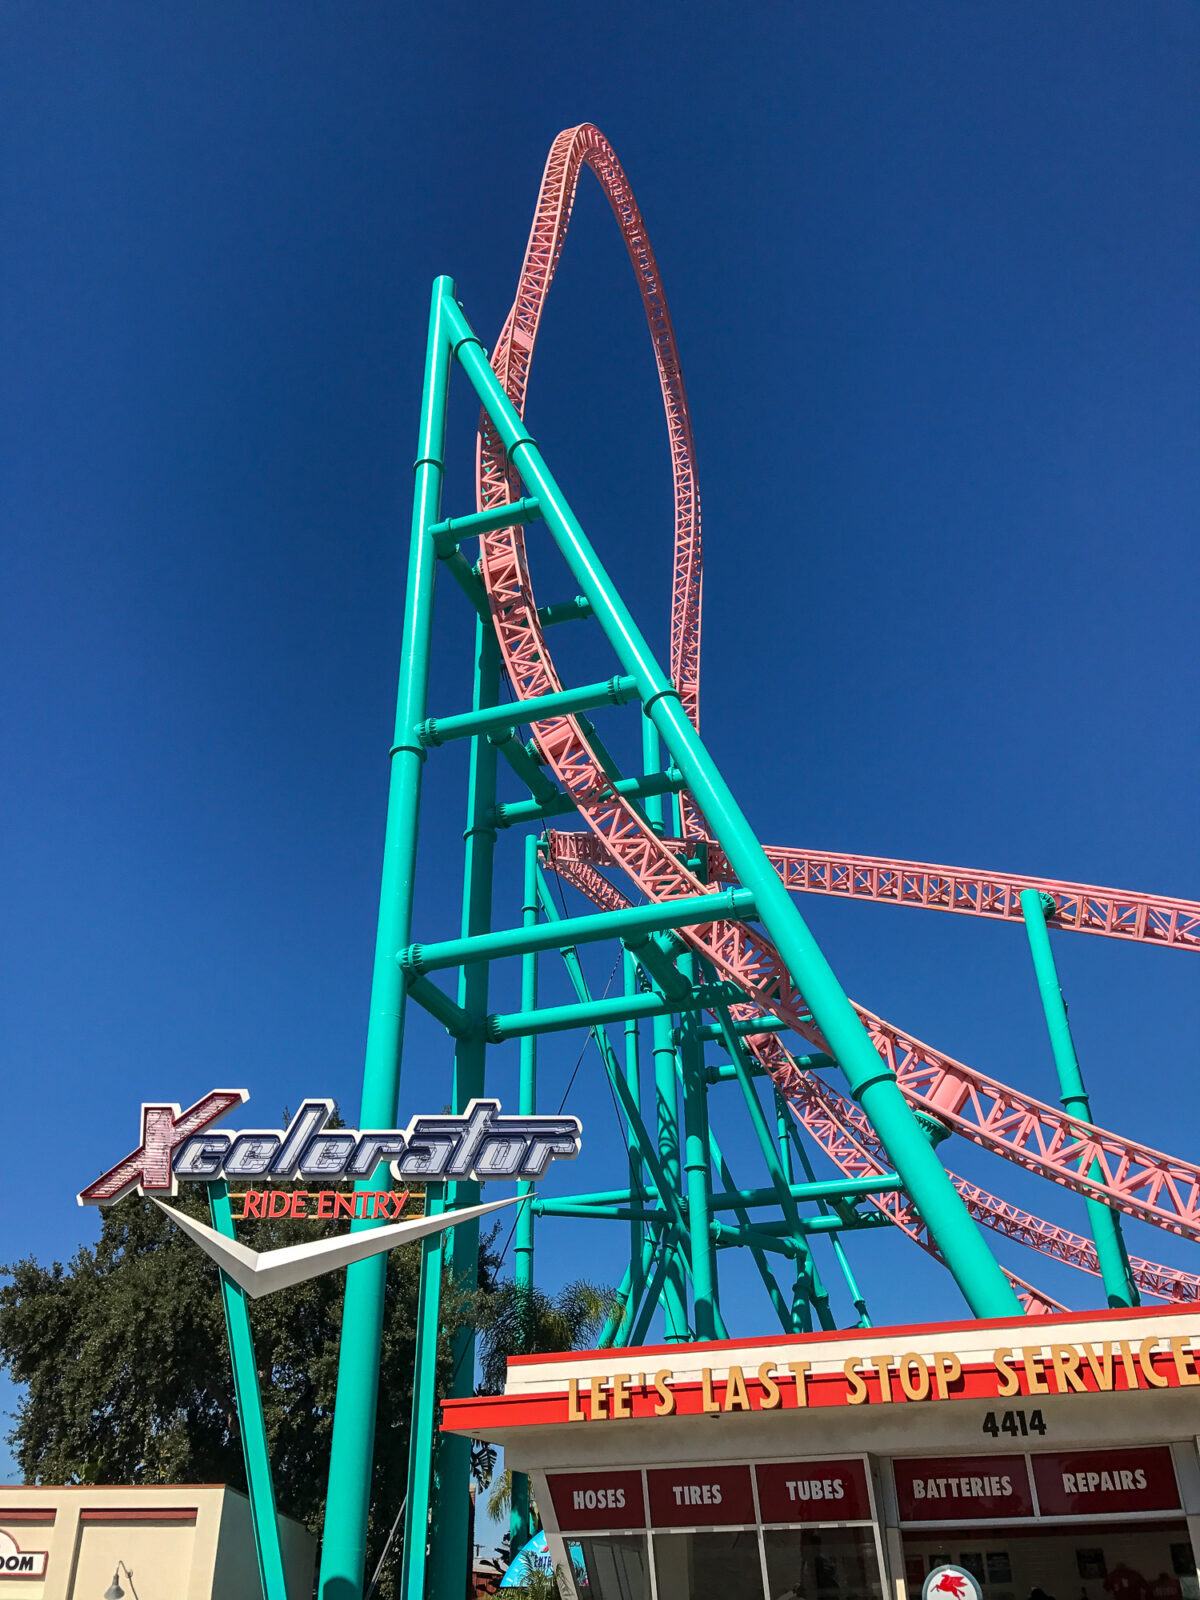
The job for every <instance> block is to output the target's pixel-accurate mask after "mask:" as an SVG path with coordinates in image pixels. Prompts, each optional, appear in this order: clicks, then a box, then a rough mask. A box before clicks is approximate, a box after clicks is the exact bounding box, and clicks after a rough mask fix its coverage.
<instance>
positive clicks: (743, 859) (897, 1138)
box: [442, 294, 1022, 1317]
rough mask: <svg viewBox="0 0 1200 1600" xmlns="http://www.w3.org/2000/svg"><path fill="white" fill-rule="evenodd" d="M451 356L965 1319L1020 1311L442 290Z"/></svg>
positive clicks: (480, 349)
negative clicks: (754, 910)
mask: <svg viewBox="0 0 1200 1600" xmlns="http://www.w3.org/2000/svg"><path fill="white" fill-rule="evenodd" d="M442 303H443V307H444V315H445V317H446V319H447V322H448V323H449V324H450V325H451V326H452V329H453V334H452V337H453V341H454V345H453V347H454V355H455V357H456V359H457V360H458V362H459V364H460V365H461V366H462V368H463V370H464V372H465V373H466V374H467V377H468V379H469V381H470V383H471V385H472V387H473V388H474V389H475V392H476V394H477V395H478V396H479V399H480V401H481V402H482V404H483V406H484V409H485V410H486V411H487V413H488V415H489V416H490V418H491V420H492V422H493V424H494V426H495V428H496V432H497V434H498V436H499V438H500V440H501V442H502V443H503V445H504V447H505V449H506V451H507V454H508V460H509V462H510V464H511V466H512V467H513V469H514V470H515V471H516V472H517V473H519V474H520V476H521V478H522V480H523V481H524V484H525V486H526V488H527V489H528V491H529V492H530V493H531V494H533V495H536V497H537V500H538V502H539V505H540V506H541V511H542V518H543V520H544V522H545V523H546V526H547V528H548V529H549V531H550V533H551V535H552V536H553V538H554V540H555V543H556V544H557V545H558V547H559V549H560V551H561V552H562V555H563V558H564V560H565V561H566V563H567V566H568V567H569V568H570V571H571V573H572V575H573V577H574V579H575V581H576V583H577V584H578V586H579V589H580V592H581V593H583V594H584V595H586V596H587V598H588V600H589V601H590V602H591V605H592V610H593V611H594V613H595V615H596V620H597V621H598V622H599V623H600V625H601V627H602V628H603V629H604V632H605V635H606V636H607V638H608V641H609V643H610V645H611V646H612V648H613V651H614V652H615V654H616V657H617V660H618V662H619V663H620V665H621V668H622V670H623V671H624V672H625V673H626V674H627V675H628V676H630V677H632V678H634V679H635V681H636V684H637V690H638V694H639V697H640V699H641V702H642V709H643V713H644V715H645V716H647V717H649V718H650V719H651V720H652V721H653V722H654V725H655V727H656V728H657V729H658V732H659V734H660V736H661V738H662V740H663V743H664V744H665V745H666V748H667V750H668V751H669V752H670V755H671V759H672V761H673V763H674V764H675V765H676V766H678V767H679V768H680V769H681V771H682V772H683V775H684V777H685V778H686V780H687V786H688V789H689V790H690V791H691V793H692V795H694V797H695V799H696V803H697V805H698V806H699V808H700V810H701V811H702V812H703V814H704V816H705V818H706V819H707V822H708V825H709V827H710V828H711V830H712V832H713V834H714V835H715V837H716V839H717V841H718V843H719V844H720V845H721V847H722V849H723V850H724V852H725V854H726V856H727V857H728V858H729V863H730V866H731V868H732V871H733V875H734V876H735V877H736V879H737V881H738V882H739V883H740V884H742V886H743V887H744V888H747V889H749V890H751V892H752V893H753V894H754V897H755V901H756V903H757V905H758V908H759V917H760V920H761V921H762V923H763V924H764V926H765V927H766V930H767V932H768V934H769V935H770V937H771V939H772V940H773V941H774V943H775V945H776V947H777V948H778V950H779V953H780V955H781V957H782V959H783V961H784V963H785V964H786V966H787V968H788V971H789V972H790V973H791V974H792V976H793V977H794V979H795V981H796V984H797V987H798V988H799V990H800V991H801V993H802V994H803V995H804V997H805V999H806V1001H807V1002H808V1004H809V1005H810V1006H811V1007H812V1011H813V1015H814V1017H815V1020H816V1022H817V1024H818V1025H819V1027H820V1029H821V1032H822V1033H823V1035H824V1036H825V1038H826V1039H827V1040H828V1041H829V1046H830V1050H831V1053H832V1054H833V1055H834V1056H835V1057H836V1058H837V1060H838V1062H839V1063H840V1064H841V1067H842V1071H843V1072H844V1074H845V1076H846V1080H847V1083H848V1084H849V1087H850V1092H851V1093H852V1094H853V1096H854V1097H855V1099H856V1100H857V1101H858V1102H859V1103H860V1105H861V1106H862V1108H863V1110H864V1112H865V1113H866V1115H867V1116H868V1118H869V1119H870V1121H871V1123H872V1126H873V1127H874V1128H875V1130H876V1132H877V1133H878V1134H879V1137H880V1138H881V1139H882V1141H883V1144H884V1146H885V1147H886V1149H887V1151H888V1154H889V1156H890V1157H891V1160H892V1162H893V1164H894V1166H895V1168H896V1170H897V1171H898V1172H899V1173H900V1175H901V1177H903V1179H904V1184H905V1188H906V1189H907V1191H908V1193H909V1194H910V1195H911V1196H912V1199H913V1203H914V1204H915V1205H916V1207H917V1209H918V1210H919V1211H920V1213H921V1216H922V1217H923V1218H924V1221H925V1224H926V1226H927V1227H928V1229H929V1232H930V1235H931V1237H932V1239H933V1241H934V1243H935V1244H936V1245H937V1246H938V1248H939V1250H940V1251H941V1253H942V1256H943V1257H944V1259H945V1261H946V1265H947V1266H948V1267H949V1269H950V1271H951V1273H952V1274H953V1276H954V1279H955V1281H956V1282H957V1284H958V1285H959V1288H960V1289H961V1290H962V1292H963V1295H964V1296H965V1298H966V1300H967V1303H968V1305H969V1306H970V1307H971V1309H972V1311H973V1312H974V1313H975V1315H976V1316H979V1317H1003V1316H1018V1315H1021V1314H1022V1308H1021V1303H1020V1301H1019V1300H1018V1298H1017V1295H1016V1291H1015V1290H1014V1289H1013V1287H1012V1285H1011V1284H1010V1283H1009V1281H1008V1279H1007V1278H1006V1277H1005V1276H1004V1273H1003V1272H1002V1271H1001V1270H1000V1266H999V1264H998V1263H997V1261H996V1258H995V1257H994V1256H993V1254H992V1252H991V1250H990V1248H989V1246H988V1244H987V1242H986V1240H985V1239H984V1237H983V1234H982V1232H981V1231H980V1229H979V1227H978V1225H977V1224H976V1223H975V1221H974V1219H973V1218H972V1217H971V1214H970V1212H969V1211H968V1210H967V1207H966V1204H965V1202H964V1201H963V1198H962V1196H961V1195H960V1194H959V1193H958V1191H957V1190H956V1189H955V1187H954V1185H953V1184H952V1183H951V1181H950V1179H949V1177H948V1176H947V1174H946V1170H945V1168H944V1167H943V1166H942V1164H941V1162H940V1161H939V1160H938V1157H937V1155H936V1153H935V1151H934V1150H933V1149H932V1147H931V1146H930V1143H929V1140H928V1139H927V1138H926V1136H925V1134H924V1133H923V1131H922V1129H921V1126H920V1124H919V1123H918V1122H917V1120H916V1118H915V1117H914V1115H913V1113H912V1110H911V1108H910V1107H909V1105H908V1104H907V1102H906V1101H905V1099H904V1096H903V1094H902V1093H901V1092H900V1087H899V1085H898V1084H897V1082H896V1079H895V1076H894V1074H893V1073H892V1072H891V1071H890V1069H889V1068H888V1067H887V1066H886V1064H885V1063H884V1062H883V1061H882V1060H881V1059H880V1056H879V1054H878V1052H877V1051H876V1049H875V1047H874V1045H873V1044H872V1042H871V1038H870V1035H869V1034H868V1033H867V1030H866V1028H865V1027H864V1026H863V1024H862V1021H861V1020H860V1018H859V1017H858V1015H857V1013H856V1012H855V1010H854V1007H853V1006H852V1005H851V1003H850V1001H849V999H848V998H847V996H846V993H845V991H844V989H843V988H842V986H841V984H840V983H839V982H838V980H837V977H836V976H835V974H834V972H833V969H832V967H831V966H830V965H829V962H828V960H827V959H826V957H825V954H824V952H823V951H822V950H821V947H820V945H819V944H818V943H817V941H816V939H815V938H814V937H813V934H812V932H811V930H810V929H809V927H808V924H807V923H806V922H805V920H804V918H803V916H802V915H801V914H800V911H799V909H798V908H797V906H796V905H795V904H794V902H793V901H792V898H791V896H790V895H789V894H788V891H787V889H785V887H784V885H783V883H782V881H781V880H780V878H779V876H778V874H777V873H776V871H775V868H774V867H773V866H772V865H771V863H770V861H769V860H768V859H767V857H766V854H765V853H764V851H763V848H762V846H761V845H760V844H759V842H758V840H757V838H756V837H755V835H754V832H753V830H752V828H751V827H750V824H749V822H748V821H747V820H746V817H745V815H744V814H743V812H742V810H741V807H740V806H739V805H738V803H737V801H736V800H735V799H734V796H733V793H732V791H731V790H730V788H729V786H728V784H727V783H726V782H725V780H724V778H723V777H722V775H721V773H720V771H719V770H718V768H717V766H716V764H715V762H714V761H713V760H712V757H711V756H710V755H709V753H708V751H707V749H706V748H705V746H704V744H703V743H702V741H701V739H700V735H699V733H698V732H697V731H696V729H695V728H694V727H693V726H692V724H691V722H690V721H689V720H688V716H687V713H686V712H685V710H684V708H683V703H682V701H681V699H680V697H679V691H678V689H676V688H675V686H674V685H673V684H672V683H671V682H670V680H669V679H668V677H667V675H666V673H665V672H664V671H663V670H662V668H661V666H660V665H659V663H658V662H657V660H656V659H655V657H654V655H653V653H652V652H651V650H650V647H649V645H648V644H647V642H646V639H645V637H644V635H643V634H642V632H641V630H640V628H639V627H638V626H637V623H636V622H635V621H634V620H633V617H632V615H631V614H630V611H629V608H628V607H627V606H626V604H625V602H624V600H623V599H622V598H621V595H620V594H619V593H618V591H617V589H616V587H615V586H614V585H613V583H612V580H611V579H610V577H609V575H608V573H607V572H606V571H605V568H604V565H603V563H602V562H601V560H600V557H599V555H598V554H597V552H596V550H595V549H594V547H593V546H592V544H591V542H590V540H589V539H588V537H587V535H586V534H585V533H584V531H583V528H582V527H581V526H580V524H579V522H578V520H577V518H576V516H575V513H574V512H573V511H572V510H571V507H570V505H569V503H568V502H567V499H566V496H565V495H564V494H563V492H562V490H561V489H560V488H559V486H558V483H557V482H556V480H555V478H554V476H553V474H552V473H551V472H550V470H549V468H548V467H547V465H546V463H545V461H544V460H543V458H542V455H541V452H540V451H539V449H538V447H537V445H536V443H535V442H534V440H533V439H532V438H531V437H530V435H529V433H528V431H527V430H526V428H525V424H524V422H523V421H522V419H521V418H520V416H519V415H518V414H517V412H516V410H515V408H514V407H513V405H512V402H511V401H510V400H509V398H508V396H507V395H506V394H505V392H504V389H503V386H502V385H501V383H500V381H499V379H498V378H497V377H496V374H495V373H494V372H493V371H492V369H491V366H490V364H489V362H488V358H487V354H486V352H485V350H484V348H483V345H482V344H481V342H480V341H479V339H478V337H477V336H476V334H475V332H474V330H473V329H472V328H471V325H470V323H469V322H468V321H467V318H466V317H465V315H464V314H463V312H462V309H461V307H460V306H458V304H457V303H456V302H455V301H454V300H453V297H452V295H450V294H444V295H443V297H442Z"/></svg>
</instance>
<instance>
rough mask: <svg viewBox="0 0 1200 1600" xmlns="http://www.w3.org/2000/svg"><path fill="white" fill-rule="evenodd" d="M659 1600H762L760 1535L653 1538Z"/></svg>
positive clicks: (749, 1531)
mask: <svg viewBox="0 0 1200 1600" xmlns="http://www.w3.org/2000/svg"><path fill="white" fill-rule="evenodd" d="M654 1566H655V1572H656V1575H657V1578H658V1600H762V1592H763V1587H762V1565H761V1563H760V1561H759V1555H758V1532H757V1530H756V1529H754V1528H739V1529H735V1530H733V1531H729V1532H719V1533H707V1532H706V1533H656V1534H655V1535H654Z"/></svg>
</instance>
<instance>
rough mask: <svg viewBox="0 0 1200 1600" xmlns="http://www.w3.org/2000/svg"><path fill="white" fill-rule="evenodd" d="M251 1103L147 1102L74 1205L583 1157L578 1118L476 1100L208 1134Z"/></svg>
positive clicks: (433, 1177)
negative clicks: (187, 1190)
mask: <svg viewBox="0 0 1200 1600" xmlns="http://www.w3.org/2000/svg"><path fill="white" fill-rule="evenodd" d="M249 1098H250V1096H249V1094H248V1092H247V1091H246V1090H245V1089H214V1090H212V1092H211V1093H210V1094H206V1095H205V1096H204V1097H203V1099H201V1100H197V1101H196V1103H195V1105H192V1106H189V1107H188V1108H187V1110H186V1111H183V1110H181V1109H180V1107H179V1106H178V1105H177V1104H173V1103H160V1102H157V1101H156V1102H152V1103H150V1104H147V1105H143V1106H142V1134H141V1143H140V1144H139V1145H138V1147H137V1149H136V1150H131V1151H130V1152H129V1154H128V1155H126V1156H123V1157H122V1159H121V1160H120V1161H118V1162H117V1163H116V1165H115V1166H112V1167H110V1168H109V1169H108V1171H107V1172H105V1173H102V1174H101V1176H100V1177H98V1178H97V1179H95V1181H94V1182H92V1183H89V1184H88V1186H87V1187H86V1188H85V1189H82V1190H81V1191H80V1193H79V1197H78V1198H79V1204H80V1205H101V1206H103V1205H111V1204H112V1203H113V1202H114V1201H117V1200H120V1199H121V1198H122V1196H123V1195H126V1194H129V1193H130V1192H131V1191H133V1190H136V1191H137V1192H138V1193H139V1194H142V1195H147V1196H149V1197H151V1198H156V1197H165V1196H168V1195H174V1194H176V1193H177V1192H178V1187H179V1184H180V1183H181V1182H183V1183H213V1182H216V1181H219V1180H226V1181H228V1182H230V1183H237V1184H251V1185H253V1184H256V1183H257V1184H278V1183H293V1182H296V1181H297V1180H315V1181H320V1180H322V1179H323V1180H325V1181H326V1182H327V1183H338V1182H345V1181H351V1182H354V1181H356V1180H358V1179H361V1178H365V1177H368V1176H369V1175H370V1174H371V1173H373V1172H375V1171H376V1169H377V1168H378V1167H379V1166H380V1164H381V1163H386V1164H387V1165H388V1166H390V1168H391V1173H392V1176H393V1177H394V1178H395V1179H396V1180H397V1182H399V1183H405V1182H409V1183H412V1182H417V1183H446V1182H452V1181H454V1180H462V1179H466V1178H476V1179H479V1180H486V1179H489V1178H494V1179H504V1178H509V1179H511V1178H540V1177H542V1176H543V1175H544V1173H545V1171H546V1168H547V1167H548V1166H549V1165H550V1163H551V1161H554V1160H558V1159H560V1158H566V1159H570V1158H572V1157H574V1156H576V1155H578V1153H579V1143H580V1124H579V1120H578V1118H576V1117H563V1116H558V1117H514V1116H502V1115H501V1114H500V1102H499V1100H472V1101H471V1103H470V1104H469V1105H468V1106H467V1109H466V1110H465V1111H464V1112H462V1113H461V1115H447V1114H442V1115H435V1116H417V1117H413V1118H412V1120H411V1121H410V1122H409V1123H408V1125H407V1127H404V1128H369V1129H365V1130H361V1131H360V1130H359V1129H357V1128H330V1127H329V1123H330V1121H331V1120H332V1118H333V1101H332V1100H305V1101H304V1103H303V1104H302V1105H301V1107H300V1109H299V1110H298V1111H297V1112H296V1115H295V1116H294V1117H293V1118H292V1120H291V1121H290V1122H289V1123H288V1125H287V1127H286V1128H248V1129H243V1130H240V1131H235V1130H230V1129H226V1128H219V1129H217V1128H214V1124H215V1123H217V1122H219V1121H220V1120H221V1119H222V1118H223V1117H225V1116H227V1115H228V1114H229V1113H230V1112H231V1111H232V1110H234V1109H235V1108H236V1107H237V1106H240V1105H243V1104H244V1103H245V1102H246V1101H247V1100H248V1099H249ZM380 1192H381V1193H382V1192H383V1191H380ZM247 1214H248V1215H255V1214H258V1215H262V1214H275V1213H273V1212H265V1213H264V1212H249V1213H247ZM289 1214H296V1215H303V1214H309V1213H308V1212H298V1213H289ZM311 1214H312V1215H332V1214H333V1213H332V1211H326V1212H318V1211H316V1210H315V1209H314V1210H313V1212H312V1213H311ZM370 1214H372V1215H374V1214H375V1213H370ZM379 1214H380V1215H385V1214H386V1213H379Z"/></svg>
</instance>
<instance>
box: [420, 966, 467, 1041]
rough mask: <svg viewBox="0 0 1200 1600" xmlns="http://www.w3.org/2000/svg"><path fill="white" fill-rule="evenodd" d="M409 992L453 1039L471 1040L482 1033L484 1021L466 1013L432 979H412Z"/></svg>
mask: <svg viewBox="0 0 1200 1600" xmlns="http://www.w3.org/2000/svg"><path fill="white" fill-rule="evenodd" d="M408 992H409V994H410V995H411V996H412V998H413V999H414V1000H415V1001H416V1002H417V1004H418V1005H419V1006H420V1007H421V1009H422V1010H423V1011H428V1013H429V1015H430V1016H431V1017H436V1018H437V1020H438V1021H439V1022H440V1023H441V1025H442V1027H443V1028H445V1030H446V1032H447V1033H448V1034H450V1036H451V1037H452V1038H454V1039H470V1038H471V1037H473V1035H475V1034H478V1033H482V1031H483V1022H482V1019H481V1018H479V1017H473V1016H472V1015H471V1014H470V1012H469V1011H464V1010H463V1008H462V1006H460V1005H458V1004H457V1003H456V1002H455V1001H453V1000H451V998H450V996H449V995H448V994H445V993H443V991H442V990H441V989H439V988H438V986H437V984H436V983H434V982H433V981H432V980H431V979H429V978H411V979H410V980H409V983H408Z"/></svg>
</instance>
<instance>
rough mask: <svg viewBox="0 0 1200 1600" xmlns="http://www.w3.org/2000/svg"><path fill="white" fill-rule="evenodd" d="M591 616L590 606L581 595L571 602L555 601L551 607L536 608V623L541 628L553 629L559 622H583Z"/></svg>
mask: <svg viewBox="0 0 1200 1600" xmlns="http://www.w3.org/2000/svg"><path fill="white" fill-rule="evenodd" d="M591 614H592V608H591V604H590V603H589V602H588V601H587V600H586V599H585V598H584V596H583V595H581V594H577V595H576V596H575V597H574V599H571V600H556V601H555V602H554V604H553V605H548V606H539V607H538V621H539V622H540V623H541V625H542V627H543V628H553V627H555V626H556V625H557V624H558V623H560V622H583V621H586V619H587V618H588V617H590V616H591Z"/></svg>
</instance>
